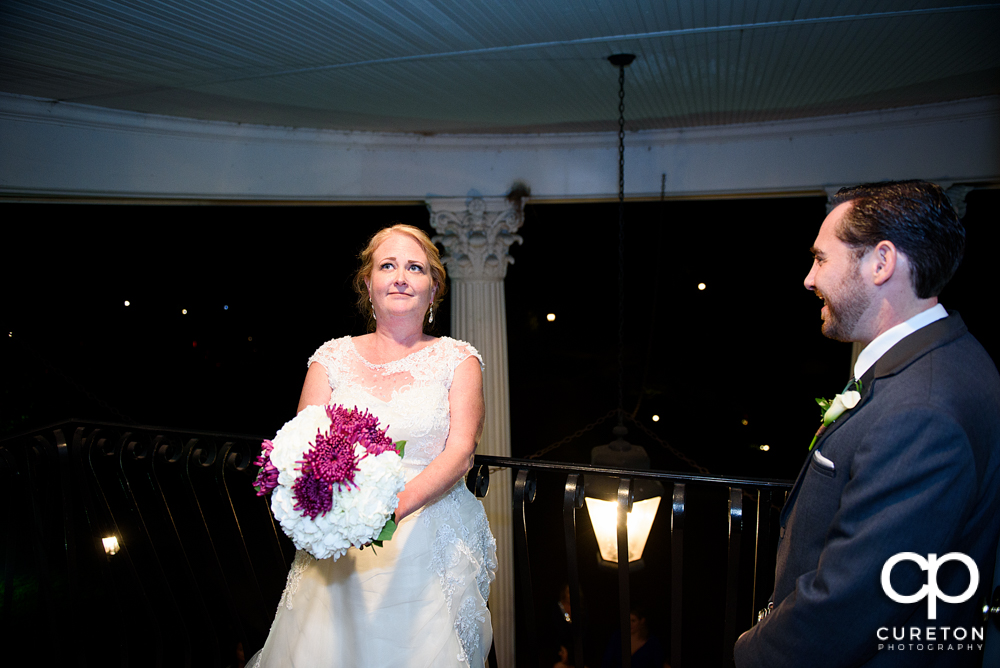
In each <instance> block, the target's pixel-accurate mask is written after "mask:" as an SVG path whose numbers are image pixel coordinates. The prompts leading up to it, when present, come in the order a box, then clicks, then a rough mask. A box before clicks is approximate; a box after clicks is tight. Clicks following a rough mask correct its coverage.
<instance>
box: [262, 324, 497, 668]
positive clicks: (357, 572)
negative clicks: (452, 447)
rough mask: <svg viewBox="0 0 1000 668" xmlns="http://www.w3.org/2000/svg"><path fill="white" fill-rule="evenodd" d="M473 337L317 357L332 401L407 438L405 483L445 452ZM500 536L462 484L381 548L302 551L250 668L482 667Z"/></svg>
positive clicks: (330, 349)
mask: <svg viewBox="0 0 1000 668" xmlns="http://www.w3.org/2000/svg"><path fill="white" fill-rule="evenodd" d="M470 355H471V356H475V357H476V358H477V359H479V361H480V364H482V358H481V357H480V356H479V353H478V352H476V350H475V349H474V348H473V347H472V346H470V345H469V344H467V343H463V342H461V341H456V340H454V339H449V338H447V337H442V338H440V339H438V340H437V341H435V342H434V343H432V344H431V345H429V346H427V347H426V348H423V349H421V350H419V351H417V352H415V353H413V354H411V355H409V356H407V357H404V358H403V359H401V360H397V361H394V362H389V363H388V364H371V363H369V362H368V361H367V360H365V359H364V358H363V357H361V355H360V354H359V353H358V351H357V349H356V348H355V346H354V343H353V341H352V340H351V338H350V337H344V338H341V339H334V340H333V341H328V342H327V343H325V344H323V345H322V346H320V348H319V349H318V350H317V351H316V352H315V353H314V354H313V356H312V357H311V358H310V359H309V363H310V364H312V363H313V362H318V363H319V364H321V365H323V367H324V368H325V369H326V372H327V376H328V378H329V380H330V387H331V389H332V396H331V398H330V403H331V404H342V405H344V406H346V407H348V408H353V407H354V406H357V407H358V408H359V409H362V410H363V409H368V410H370V411H371V412H372V413H373V414H375V415H376V416H378V418H379V422H380V424H381V425H382V426H383V427H385V426H386V425H388V436H389V437H390V438H392V440H394V441H398V440H401V439H402V440H405V441H406V449H405V456H404V457H403V464H404V467H405V468H406V475H407V481H409V480H410V479H412V478H413V477H414V476H415V475H417V474H418V473H420V471H422V470H423V468H424V467H425V466H426V465H427V464H428V463H430V462H431V460H433V459H434V458H435V457H436V456H437V455H438V454H440V453H441V451H442V450H444V444H445V440H446V439H447V437H448V428H449V419H450V411H449V404H448V391H449V389H450V387H451V381H452V378H453V377H454V373H455V368H456V367H457V366H458V365H459V363H461V362H462V361H464V360H465V359H467V358H468V357H469V356H470ZM496 566H497V562H496V542H495V541H494V539H493V535H492V534H491V533H490V528H489V524H488V523H487V521H486V513H485V512H484V511H483V505H482V503H480V502H479V500H478V499H476V498H475V497H474V496H473V495H472V494H471V493H470V492H469V491H468V489H466V487H465V481H464V480H459V481H458V482H457V483H456V484H455V486H454V487H452V488H451V490H449V491H448V492H445V494H444V495H442V496H441V497H440V498H439V499H437V500H436V501H434V502H432V503H429V504H427V505H426V506H424V507H423V508H422V509H421V510H419V511H417V512H415V513H413V514H412V515H410V516H409V517H407V518H405V519H404V520H403V521H402V522H401V523H400V524H399V527H398V528H397V530H396V533H395V535H394V536H393V537H392V540H390V541H388V542H386V543H385V547H383V548H380V549H378V554H374V553H373V552H372V550H370V549H365V550H357V549H353V548H352V549H351V550H349V551H348V552H347V554H346V555H344V556H343V557H341V558H340V559H338V560H337V561H333V560H331V559H322V560H317V559H315V558H313V557H312V556H311V555H309V554H308V553H306V552H303V551H301V550H300V551H299V552H297V553H296V555H295V561H294V562H293V563H292V568H291V570H290V571H289V573H288V583H287V585H286V586H285V591H284V594H282V597H281V602H280V603H279V604H278V612H277V614H276V615H275V618H274V622H273V623H272V625H271V632H270V634H269V635H268V638H267V642H266V643H265V644H264V648H263V649H262V650H261V651H260V653H258V655H257V656H255V657H253V658H252V659H251V661H250V662H249V663H248V665H250V666H251V667H252V668H257V667H258V666H260V667H275V668H277V667H278V666H281V667H295V668H318V667H320V666H328V667H331V668H332V667H343V668H354V667H358V668H362V667H364V668H374V667H376V666H385V667H389V666H392V667H393V668H404V667H408V668H420V667H425V666H426V667H431V666H433V667H435V668H436V667H438V666H456V667H463V668H465V667H470V668H471V667H474V668H480V667H481V666H483V664H484V661H485V658H486V654H487V653H488V652H489V648H490V643H491V642H492V638H493V630H492V627H491V624H490V613H489V610H487V608H486V600H487V598H488V596H489V590H490V582H491V581H492V580H493V578H494V577H495V573H496Z"/></svg>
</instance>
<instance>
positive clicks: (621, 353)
mask: <svg viewBox="0 0 1000 668" xmlns="http://www.w3.org/2000/svg"><path fill="white" fill-rule="evenodd" d="M624 422H625V65H624V64H622V65H619V66H618V426H619V427H622V426H624Z"/></svg>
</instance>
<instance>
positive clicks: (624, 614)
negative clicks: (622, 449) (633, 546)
mask: <svg viewBox="0 0 1000 668" xmlns="http://www.w3.org/2000/svg"><path fill="white" fill-rule="evenodd" d="M631 510H632V479H631V478H621V479H619V481H618V611H619V621H620V626H619V628H620V629H621V635H622V646H621V651H622V668H632V643H631V641H630V638H631V636H632V634H631V624H629V613H630V612H631V611H630V610H629V608H630V607H631V605H630V603H629V591H628V513H629V512H630V511H631Z"/></svg>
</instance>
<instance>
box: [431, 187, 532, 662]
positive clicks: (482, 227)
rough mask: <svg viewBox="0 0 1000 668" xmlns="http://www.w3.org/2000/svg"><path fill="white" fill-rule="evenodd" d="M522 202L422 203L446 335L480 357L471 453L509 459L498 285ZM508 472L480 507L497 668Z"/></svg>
mask: <svg viewBox="0 0 1000 668" xmlns="http://www.w3.org/2000/svg"><path fill="white" fill-rule="evenodd" d="M522 205H523V201H522V200H514V201H511V200H508V199H506V198H503V197H486V198H483V197H472V198H468V199H466V198H457V197H456V198H433V199H428V200H427V206H428V208H429V209H430V211H431V225H432V226H433V227H434V229H435V230H436V231H437V233H438V234H437V236H435V237H434V241H435V242H436V243H440V244H441V245H442V246H444V248H445V255H444V257H443V258H442V259H443V260H444V263H445V265H447V269H448V275H449V276H450V277H451V334H452V336H454V337H455V338H456V339H462V340H464V341H468V342H469V343H471V344H472V345H473V346H475V347H476V348H477V349H478V350H479V353H480V354H481V355H482V356H483V361H484V363H485V366H486V370H485V372H484V373H483V390H484V393H485V396H486V424H485V427H484V430H483V437H482V439H481V440H480V441H479V447H478V449H477V452H479V453H481V454H485V455H498V456H502V457H510V384H509V382H508V380H507V313H506V302H505V299H504V286H503V280H504V277H505V276H506V275H507V265H508V264H512V263H513V262H514V258H512V257H511V256H510V254H509V253H508V249H509V248H510V246H511V244H513V243H515V242H517V243H521V241H522V239H521V237H520V236H518V235H517V234H514V233H515V232H516V231H517V229H518V228H519V227H520V226H521V223H522V222H523V216H522V215H521V213H522ZM511 491H512V483H511V478H510V471H509V469H503V471H502V472H497V473H494V474H491V476H490V490H489V493H488V494H487V496H486V498H485V499H483V505H484V506H485V507H486V515H487V516H488V517H489V520H490V528H492V530H493V535H494V536H496V539H497V561H498V562H499V568H498V570H497V579H496V581H495V582H494V583H493V586H492V588H491V589H490V613H491V615H492V617H493V642H494V643H495V645H496V651H497V663H498V666H499V668H514V657H515V654H514V640H515V639H514V540H513V533H512V531H511V526H512V525H511Z"/></svg>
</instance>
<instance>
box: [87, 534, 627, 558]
mask: <svg viewBox="0 0 1000 668" xmlns="http://www.w3.org/2000/svg"><path fill="white" fill-rule="evenodd" d="M101 542H102V543H104V552H105V554H107V555H108V556H111V555H112V554H117V553H118V550H119V549H121V548H119V547H118V538H116V537H115V536H108V537H107V538H102V539H101ZM629 542H631V541H629ZM629 548H630V549H629V551H630V552H631V551H632V550H631V546H629Z"/></svg>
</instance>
